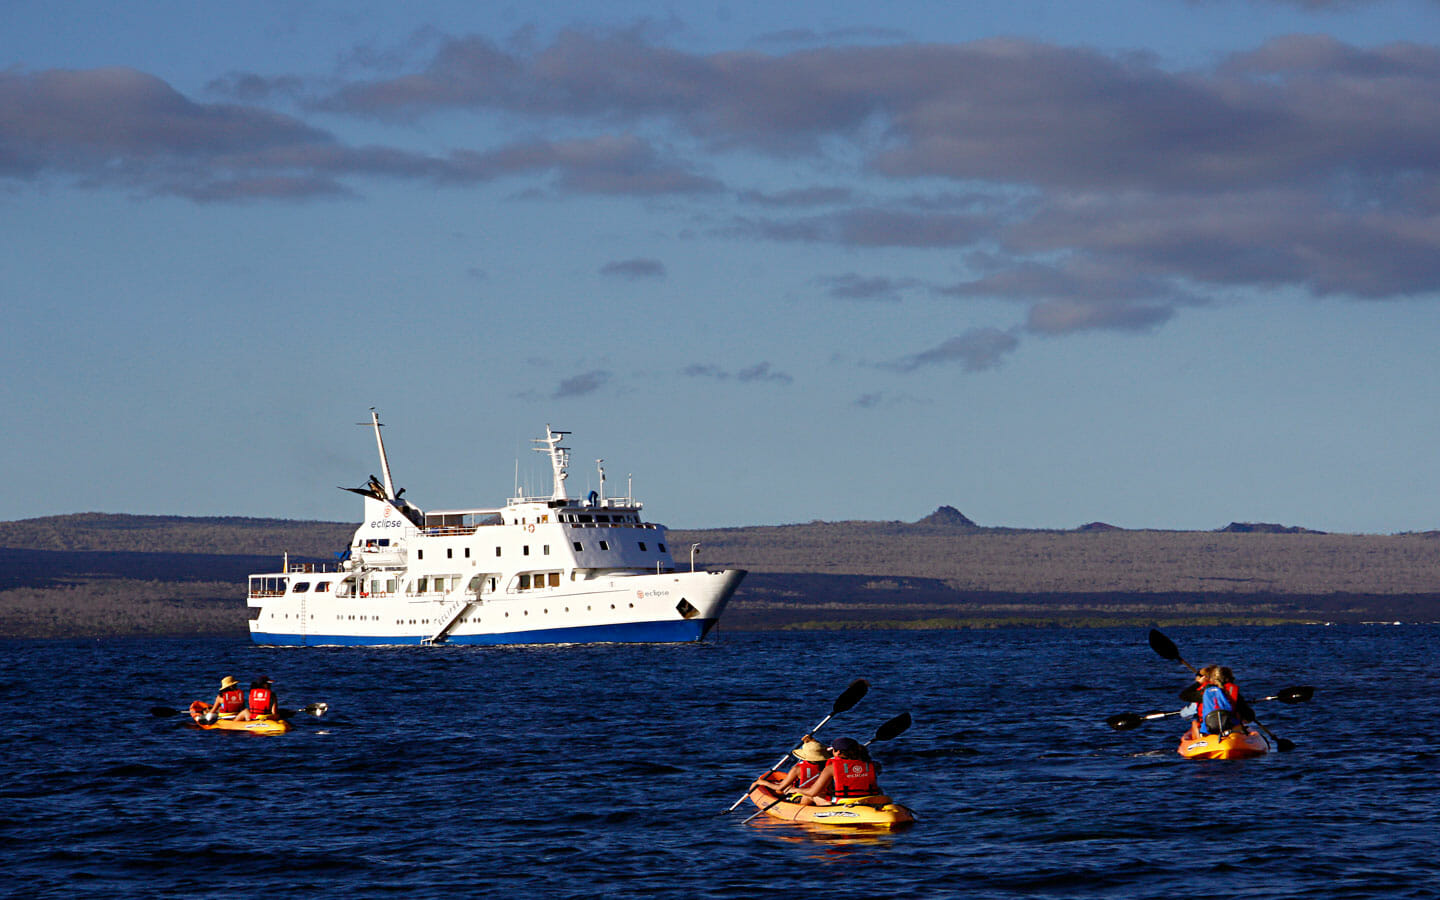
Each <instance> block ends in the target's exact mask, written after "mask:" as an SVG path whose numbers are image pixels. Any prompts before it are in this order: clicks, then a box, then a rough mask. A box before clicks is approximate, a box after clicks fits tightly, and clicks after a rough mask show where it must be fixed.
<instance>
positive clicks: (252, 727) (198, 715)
mask: <svg viewBox="0 0 1440 900" xmlns="http://www.w3.org/2000/svg"><path fill="white" fill-rule="evenodd" d="M209 711H210V704H208V703H206V702H205V701H204V700H196V701H195V702H194V703H192V704H190V718H192V719H194V720H195V724H196V725H197V726H199V727H200V728H203V729H205V730H206V731H244V732H248V733H250V734H284V733H285V732H287V731H289V730H290V723H289V722H287V721H285V720H284V719H272V718H270V717H269V716H261V717H260V718H258V719H245V720H244V721H241V720H239V719H233V718H221V719H216V720H215V721H213V722H210V721H206V720H205V714H206V713H207V712H209Z"/></svg>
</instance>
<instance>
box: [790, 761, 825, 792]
mask: <svg viewBox="0 0 1440 900" xmlns="http://www.w3.org/2000/svg"><path fill="white" fill-rule="evenodd" d="M824 769H825V766H824V764H822V763H813V762H811V761H810V760H808V759H802V760H800V761H799V762H797V763H796V764H795V765H793V766H791V767H790V774H792V775H794V776H795V780H794V781H792V782H790V784H791V785H793V786H794V787H797V788H802V787H804V786H805V785H807V784H809V783H810V782H812V781H814V780H815V776H817V775H819V774H820V773H821V772H822V771H824Z"/></svg>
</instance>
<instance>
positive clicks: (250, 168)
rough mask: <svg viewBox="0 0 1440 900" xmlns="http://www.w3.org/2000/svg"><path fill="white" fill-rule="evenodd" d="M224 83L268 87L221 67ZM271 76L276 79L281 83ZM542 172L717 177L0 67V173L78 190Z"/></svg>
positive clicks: (143, 85)
mask: <svg viewBox="0 0 1440 900" xmlns="http://www.w3.org/2000/svg"><path fill="white" fill-rule="evenodd" d="M233 80H234V82H235V84H234V85H232V87H231V88H230V89H231V90H232V92H234V93H237V94H241V95H250V96H268V95H269V93H270V91H271V89H270V88H266V87H262V86H258V85H250V86H249V87H240V86H238V85H241V84H249V80H248V79H247V78H246V77H245V76H233ZM283 80H284V79H280V81H283ZM535 173H550V174H553V175H554V176H555V187H556V189H557V190H559V191H561V192H568V193H577V194H631V195H639V196H655V195H663V194H697V193H698V194H703V193H713V192H716V191H719V190H721V185H720V183H719V182H718V181H716V180H714V179H712V178H708V177H706V176H703V175H700V174H698V173H696V172H694V171H692V170H691V169H690V168H688V167H687V166H686V165H685V164H683V163H681V162H678V161H676V160H673V159H668V158H666V157H665V156H664V155H663V154H662V153H660V152H659V151H658V150H656V149H655V148H654V147H653V146H652V145H650V144H649V143H647V142H646V141H644V140H642V139H640V138H637V137H635V136H633V135H599V136H592V137H586V138H576V139H572V140H564V141H530V142H523V143H512V144H509V145H502V146H500V147H497V148H494V149H490V150H487V151H483V152H481V151H473V150H454V151H450V152H448V153H445V154H441V155H429V154H423V153H416V152H413V151H408V150H400V149H396V148H392V147H384V146H347V145H345V144H344V143H342V142H341V141H339V140H338V139H337V138H336V137H335V136H334V135H332V134H330V133H329V132H327V131H324V130H322V129H319V128H315V127H312V126H309V125H306V124H305V123H304V122H302V121H300V120H298V119H296V118H294V117H291V116H286V115H282V114H280V113H275V112H270V111H267V110H263V109H259V108H257V107H254V106H246V105H236V104H206V103H197V102H194V101H192V100H190V99H188V98H186V97H184V96H183V95H181V94H180V93H179V92H177V91H175V90H174V89H173V88H171V87H170V86H169V85H168V84H166V83H165V82H164V81H162V80H160V79H158V78H156V77H154V76H152V75H147V74H145V73H143V72H139V71H136V70H134V69H127V68H109V69H91V70H85V71H71V70H48V71H44V72H38V73H32V74H27V73H20V72H14V71H9V72H0V177H9V178H18V179H31V180H33V179H37V178H43V177H46V176H53V175H62V176H70V177H72V178H73V179H74V180H75V181H74V183H75V184H77V185H80V186H84V187H122V188H135V189H139V190H141V191H145V192H149V193H154V194H169V195H175V196H181V197H187V198H190V199H192V200H196V201H202V202H209V201H236V200H275V199H289V200H294V199H307V198H314V197H335V196H345V195H350V194H353V193H354V191H353V189H352V188H351V187H349V186H348V185H347V184H346V183H345V182H344V180H345V179H350V178H353V177H357V176H369V177H381V178H400V179H408V180H422V181H428V182H431V183H435V184H442V185H443V184H475V183H480V182H485V181H490V180H493V179H497V178H502V177H511V176H517V175H529V174H535Z"/></svg>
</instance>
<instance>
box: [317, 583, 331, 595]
mask: <svg viewBox="0 0 1440 900" xmlns="http://www.w3.org/2000/svg"><path fill="white" fill-rule="evenodd" d="M328 590H330V582H328V581H322V582H320V583H318V584H316V585H315V593H317V594H323V593H325V592H326V591H328Z"/></svg>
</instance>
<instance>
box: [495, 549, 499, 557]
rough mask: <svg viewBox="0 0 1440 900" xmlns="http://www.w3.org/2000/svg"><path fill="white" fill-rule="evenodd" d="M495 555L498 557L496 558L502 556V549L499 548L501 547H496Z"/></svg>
mask: <svg viewBox="0 0 1440 900" xmlns="http://www.w3.org/2000/svg"><path fill="white" fill-rule="evenodd" d="M495 555H496V556H499V555H500V548H499V547H496V548H495Z"/></svg>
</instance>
